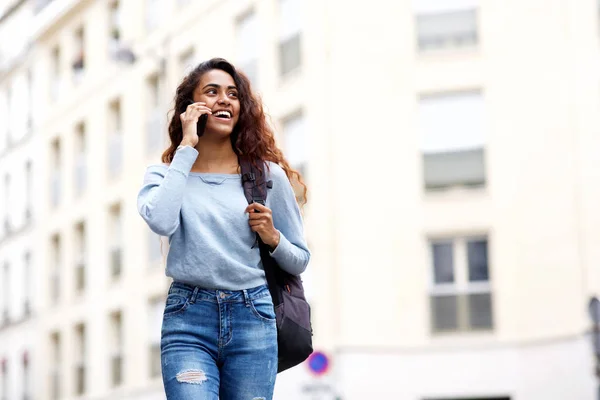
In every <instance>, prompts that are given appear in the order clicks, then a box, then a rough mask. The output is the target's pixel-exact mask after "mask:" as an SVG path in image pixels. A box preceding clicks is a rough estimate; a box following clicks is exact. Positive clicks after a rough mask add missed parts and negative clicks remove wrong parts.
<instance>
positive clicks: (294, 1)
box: [279, 0, 302, 41]
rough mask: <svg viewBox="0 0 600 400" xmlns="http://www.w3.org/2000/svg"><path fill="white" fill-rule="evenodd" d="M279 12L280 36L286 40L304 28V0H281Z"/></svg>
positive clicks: (282, 39)
mask: <svg viewBox="0 0 600 400" xmlns="http://www.w3.org/2000/svg"><path fill="white" fill-rule="evenodd" d="M279 12H280V17H279V38H280V40H281V41H284V40H286V39H289V38H291V37H292V36H295V35H296V34H298V33H299V32H300V31H301V30H302V0H280V1H279Z"/></svg>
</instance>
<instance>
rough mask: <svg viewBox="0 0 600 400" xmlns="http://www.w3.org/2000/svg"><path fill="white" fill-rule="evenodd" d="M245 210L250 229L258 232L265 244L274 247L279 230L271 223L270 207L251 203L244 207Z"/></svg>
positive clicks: (277, 242) (276, 243)
mask: <svg viewBox="0 0 600 400" xmlns="http://www.w3.org/2000/svg"><path fill="white" fill-rule="evenodd" d="M245 212H247V213H248V215H249V218H248V222H249V224H250V229H252V231H253V232H256V233H258V235H259V236H260V238H261V239H262V241H263V242H264V243H265V244H266V245H268V246H270V247H271V248H273V249H274V248H276V247H277V245H278V244H279V231H278V230H277V229H275V226H274V225H273V213H272V212H271V209H270V208H268V207H265V206H263V205H262V204H259V203H252V204H249V205H248V207H246V211H245Z"/></svg>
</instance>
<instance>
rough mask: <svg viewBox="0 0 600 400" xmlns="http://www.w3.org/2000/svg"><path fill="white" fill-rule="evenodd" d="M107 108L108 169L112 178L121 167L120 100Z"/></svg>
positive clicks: (121, 125)
mask: <svg viewBox="0 0 600 400" xmlns="http://www.w3.org/2000/svg"><path fill="white" fill-rule="evenodd" d="M109 108H110V110H109V114H110V116H109V121H108V123H109V127H108V131H109V132H108V169H109V173H110V175H111V176H113V177H114V176H116V175H118V174H120V173H121V169H122V167H123V165H122V164H123V129H122V128H123V121H122V114H121V102H120V100H115V101H113V102H112V103H111V104H110V107H109Z"/></svg>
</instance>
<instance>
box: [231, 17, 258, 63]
mask: <svg viewBox="0 0 600 400" xmlns="http://www.w3.org/2000/svg"><path fill="white" fill-rule="evenodd" d="M258 44H259V40H258V21H257V19H256V14H255V13H254V12H250V13H248V14H246V15H244V16H243V17H242V18H241V19H240V20H239V21H238V24H237V29H236V54H237V58H238V60H239V61H241V62H242V63H244V62H248V61H251V60H254V59H255V58H257V57H258Z"/></svg>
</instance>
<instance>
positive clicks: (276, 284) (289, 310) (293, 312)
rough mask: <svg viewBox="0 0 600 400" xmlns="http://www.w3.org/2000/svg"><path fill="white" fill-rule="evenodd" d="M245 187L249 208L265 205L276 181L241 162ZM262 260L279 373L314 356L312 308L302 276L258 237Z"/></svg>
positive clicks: (261, 166)
mask: <svg viewBox="0 0 600 400" xmlns="http://www.w3.org/2000/svg"><path fill="white" fill-rule="evenodd" d="M240 167H241V170H242V171H241V172H242V186H243V188H244V195H245V196H246V200H247V201H248V204H251V203H260V204H262V205H265V203H266V200H267V189H268V188H272V187H273V181H268V182H267V181H266V174H265V165H264V162H262V161H259V162H257V163H256V165H255V163H253V162H251V161H250V160H248V159H243V158H240ZM256 238H257V242H256V243H255V246H256V244H258V246H259V249H260V256H261V260H262V264H263V267H264V270H265V275H266V278H267V286H268V287H269V292H271V297H272V299H273V305H274V307H275V318H276V325H277V347H278V367H277V372H278V373H279V372H282V371H285V370H286V369H289V368H291V367H294V366H296V365H298V364H300V363H301V362H303V361H304V360H306V359H307V358H308V356H309V355H310V354H311V353H312V352H313V347H312V326H311V322H310V305H309V304H308V302H307V301H306V297H305V296H304V287H303V286H302V280H301V279H300V277H299V276H295V275H292V274H289V273H287V272H285V271H284V270H283V269H281V268H280V267H279V265H278V264H277V261H275V259H274V258H273V257H271V255H270V253H269V246H267V245H266V244H264V243H263V242H262V240H261V239H260V237H259V235H258V234H256Z"/></svg>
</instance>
